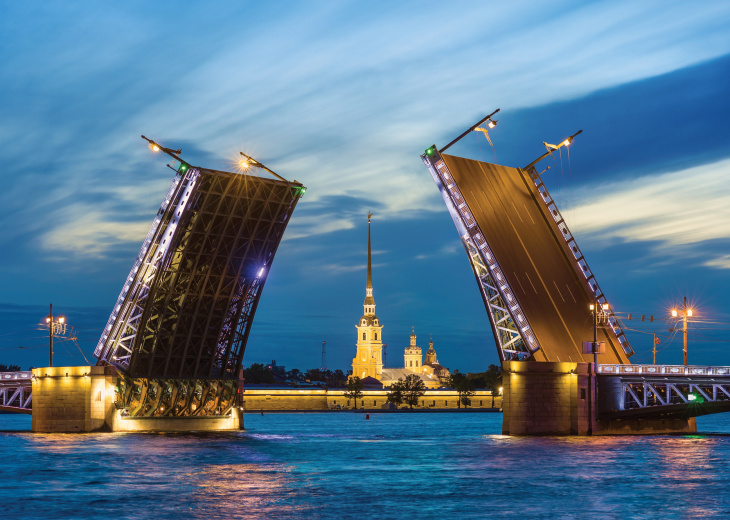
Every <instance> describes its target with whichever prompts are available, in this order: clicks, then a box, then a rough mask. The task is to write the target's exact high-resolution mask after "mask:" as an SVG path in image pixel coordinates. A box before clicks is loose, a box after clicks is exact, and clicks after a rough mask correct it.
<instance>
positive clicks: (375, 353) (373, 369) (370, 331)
mask: <svg viewBox="0 0 730 520" xmlns="http://www.w3.org/2000/svg"><path fill="white" fill-rule="evenodd" d="M372 216H373V214H372V213H368V273H367V283H366V286H365V303H364V304H363V316H362V318H360V321H359V322H358V324H357V325H356V326H355V327H356V328H357V353H356V354H355V358H354V359H353V360H352V375H353V376H357V377H359V378H360V379H364V378H366V377H374V378H375V379H378V380H379V379H380V378H381V375H382V372H383V337H382V334H381V331H382V329H383V326H382V325H381V324H380V320H379V319H378V317H377V316H376V315H375V298H373V268H372V261H371V247H370V219H371V218H372Z"/></svg>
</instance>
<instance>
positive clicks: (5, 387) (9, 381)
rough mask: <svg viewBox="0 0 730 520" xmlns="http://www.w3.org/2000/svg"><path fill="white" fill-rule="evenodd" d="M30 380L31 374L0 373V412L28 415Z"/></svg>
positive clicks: (31, 395) (31, 400)
mask: <svg viewBox="0 0 730 520" xmlns="http://www.w3.org/2000/svg"><path fill="white" fill-rule="evenodd" d="M32 380H33V373H32V372H0V411H3V412H16V413H30V412H31V407H32V404H33V387H32Z"/></svg>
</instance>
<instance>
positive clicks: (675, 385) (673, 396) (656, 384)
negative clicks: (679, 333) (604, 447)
mask: <svg viewBox="0 0 730 520" xmlns="http://www.w3.org/2000/svg"><path fill="white" fill-rule="evenodd" d="M621 391H622V392H623V394H624V395H623V403H624V410H632V409H637V408H656V409H658V408H661V407H665V406H671V405H677V404H679V405H682V404H691V403H692V402H693V401H696V400H697V399H699V398H700V397H701V398H702V400H703V402H708V403H715V402H727V403H729V404H730V381H692V380H684V381H682V380H672V381H666V380H665V381H658V380H657V381H621Z"/></svg>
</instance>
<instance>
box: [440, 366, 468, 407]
mask: <svg viewBox="0 0 730 520" xmlns="http://www.w3.org/2000/svg"><path fill="white" fill-rule="evenodd" d="M447 384H448V386H450V387H451V388H453V389H454V390H456V391H457V392H458V394H459V401H458V406H459V408H461V405H462V404H463V405H464V408H466V407H468V406H469V405H470V404H471V396H473V395H474V380H473V379H470V378H469V377H468V376H467V375H466V374H462V373H461V372H459V371H458V370H454V372H453V373H452V374H451V375H450V376H449V379H448V381H447Z"/></svg>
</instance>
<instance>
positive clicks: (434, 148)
mask: <svg viewBox="0 0 730 520" xmlns="http://www.w3.org/2000/svg"><path fill="white" fill-rule="evenodd" d="M435 151H436V147H434V146H429V147H428V148H426V155H433V152H435Z"/></svg>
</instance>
